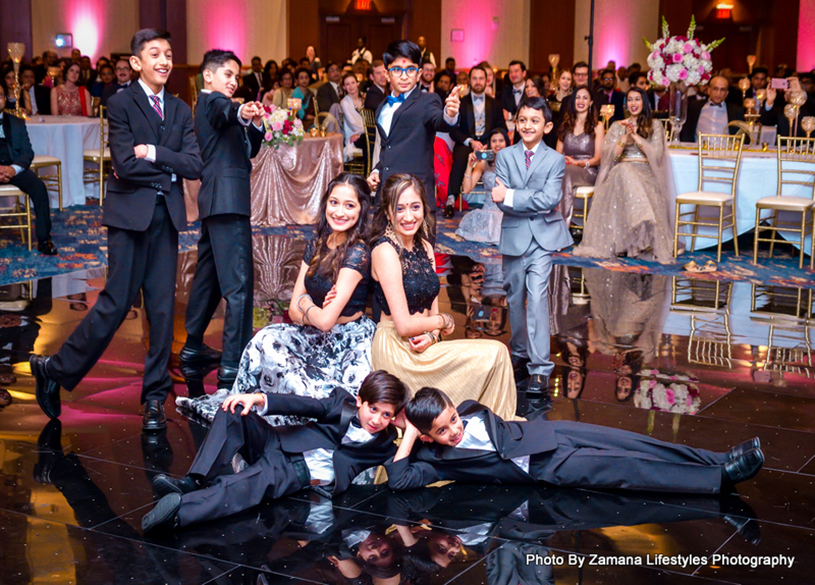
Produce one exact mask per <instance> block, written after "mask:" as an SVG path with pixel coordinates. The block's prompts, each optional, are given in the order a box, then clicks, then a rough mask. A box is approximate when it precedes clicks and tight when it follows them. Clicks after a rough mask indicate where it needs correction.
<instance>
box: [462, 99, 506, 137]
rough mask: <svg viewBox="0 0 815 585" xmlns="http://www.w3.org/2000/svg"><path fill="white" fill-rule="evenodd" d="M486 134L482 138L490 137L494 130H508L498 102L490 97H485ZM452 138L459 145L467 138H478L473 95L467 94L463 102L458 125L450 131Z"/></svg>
mask: <svg viewBox="0 0 815 585" xmlns="http://www.w3.org/2000/svg"><path fill="white" fill-rule="evenodd" d="M484 127H485V130H484V134H482V135H481V136H480V138H484V137H486V136H489V135H490V132H492V130H493V129H494V128H503V129H504V130H506V127H507V125H506V122H504V112H503V108H501V104H499V103H498V102H497V101H496V100H494V99H492V98H491V97H490V96H488V95H485V96H484ZM450 138H452V139H453V140H454V141H455V142H456V143H457V144H464V141H465V140H466V139H467V138H477V136H476V133H475V105H474V104H473V96H472V93H470V94H467V95H466V96H465V97H464V99H462V100H461V109H460V110H459V114H458V125H457V126H455V127H454V128H453V129H452V130H451V131H450Z"/></svg>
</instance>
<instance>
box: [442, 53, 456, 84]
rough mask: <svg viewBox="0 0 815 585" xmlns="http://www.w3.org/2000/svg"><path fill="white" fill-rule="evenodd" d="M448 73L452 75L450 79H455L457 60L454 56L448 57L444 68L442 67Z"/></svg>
mask: <svg viewBox="0 0 815 585" xmlns="http://www.w3.org/2000/svg"><path fill="white" fill-rule="evenodd" d="M442 71H444V72H445V73H447V75H449V76H450V79H455V78H456V75H457V72H456V60H455V59H453V58H452V57H447V59H445V60H444V69H442Z"/></svg>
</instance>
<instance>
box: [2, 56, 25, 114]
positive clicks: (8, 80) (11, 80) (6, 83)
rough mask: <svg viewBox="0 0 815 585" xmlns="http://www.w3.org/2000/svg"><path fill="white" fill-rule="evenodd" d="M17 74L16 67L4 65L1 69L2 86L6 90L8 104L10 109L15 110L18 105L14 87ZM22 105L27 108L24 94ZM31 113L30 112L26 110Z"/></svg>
mask: <svg viewBox="0 0 815 585" xmlns="http://www.w3.org/2000/svg"><path fill="white" fill-rule="evenodd" d="M15 83H17V81H16V76H15V75H14V69H12V68H11V67H10V66H4V67H3V68H2V69H0V86H2V87H3V89H4V90H5V91H4V93H5V95H6V106H7V107H8V109H10V110H13V109H15V108H16V107H17V101H16V100H15V98H14V87H15ZM21 97H22V98H23V99H22V100H21V104H20V107H21V108H22V109H23V110H25V96H22V92H21ZM26 113H29V112H26Z"/></svg>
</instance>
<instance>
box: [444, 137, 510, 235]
mask: <svg viewBox="0 0 815 585" xmlns="http://www.w3.org/2000/svg"><path fill="white" fill-rule="evenodd" d="M507 146H509V136H508V135H507V131H506V129H504V128H493V130H492V132H490V137H489V149H490V150H491V151H492V152H493V153H494V155H493V159H492V160H477V159H476V158H475V152H470V154H469V155H468V157H467V169H466V171H465V173H464V182H463V183H462V184H461V192H462V193H470V192H471V191H472V190H473V189H474V188H475V186H476V185H477V184H478V180H479V179H481V181H482V182H483V183H484V190H485V191H486V192H487V198H486V200H485V201H484V206H483V207H482V208H481V209H474V210H472V211H470V212H468V213H467V214H466V215H465V216H464V217H462V218H461V223H459V224H458V229H456V234H457V235H459V236H461V237H462V238H464V239H465V240H468V241H470V242H487V243H489V244H497V243H498V242H499V241H500V240H501V220H502V219H503V217H504V213H503V212H502V211H501V210H500V209H498V206H497V205H496V204H495V203H494V202H493V200H492V197H491V196H490V192H491V191H492V188H493V187H495V156H497V155H498V153H499V152H500V151H502V150H503V149H505V148H506V147H507Z"/></svg>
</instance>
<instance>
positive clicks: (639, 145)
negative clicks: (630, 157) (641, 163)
mask: <svg viewBox="0 0 815 585" xmlns="http://www.w3.org/2000/svg"><path fill="white" fill-rule="evenodd" d="M635 144H636V145H637V148H639V149H640V150H642V140H640V141H639V142H635Z"/></svg>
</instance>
